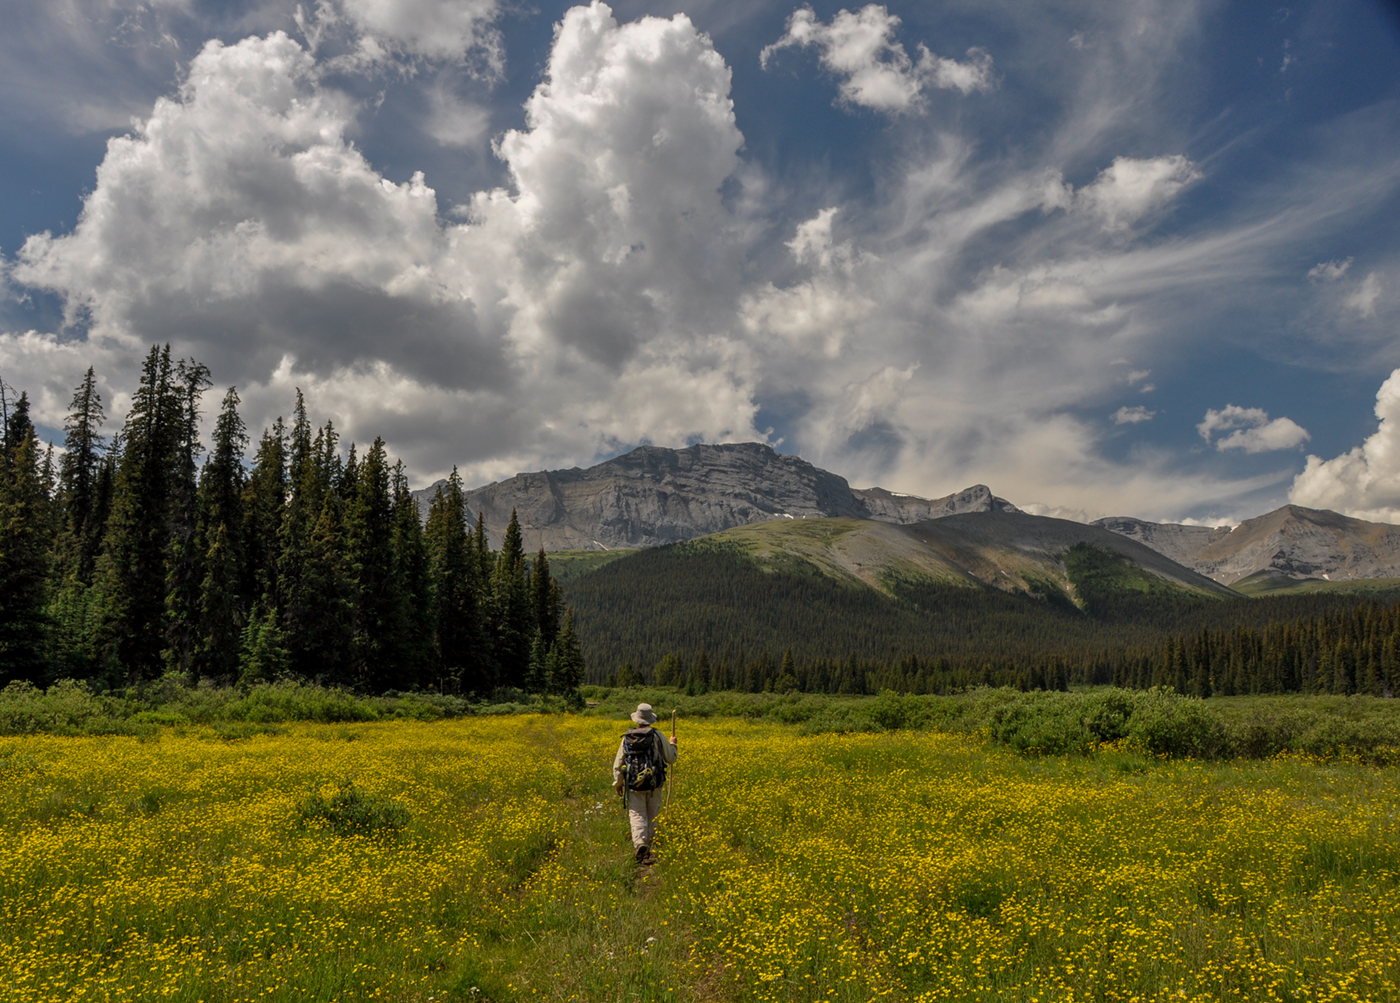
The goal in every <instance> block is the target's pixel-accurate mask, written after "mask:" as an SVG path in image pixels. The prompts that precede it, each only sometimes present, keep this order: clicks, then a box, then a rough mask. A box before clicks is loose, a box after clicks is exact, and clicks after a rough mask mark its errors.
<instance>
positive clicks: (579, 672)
mask: <svg viewBox="0 0 1400 1003" xmlns="http://www.w3.org/2000/svg"><path fill="white" fill-rule="evenodd" d="M550 655H551V665H550V680H549V681H550V689H551V690H553V691H554V692H555V693H563V694H565V695H570V694H577V693H578V689H579V687H580V686H582V685H583V668H584V666H583V650H582V649H581V648H580V647H579V642H578V632H577V631H576V630H575V629H574V611H573V610H572V609H569V610H567V611H565V613H564V625H563V626H562V627H561V628H560V630H559V636H558V638H557V639H556V640H555V642H554V648H553V649H552V650H551V652H550ZM629 668H630V666H629Z"/></svg>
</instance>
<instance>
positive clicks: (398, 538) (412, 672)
mask: <svg viewBox="0 0 1400 1003" xmlns="http://www.w3.org/2000/svg"><path fill="white" fill-rule="evenodd" d="M390 480H391V483H392V487H393V496H394V508H393V524H394V529H393V551H394V580H395V581H396V582H397V583H398V591H399V604H400V609H401V613H400V615H401V617H402V620H403V626H402V629H403V640H402V644H401V650H400V652H399V655H398V657H399V668H398V671H397V678H396V679H395V681H394V686H395V687H396V688H398V689H408V688H414V689H416V688H418V687H420V686H423V685H425V684H427V682H428V681H429V679H430V678H431V673H432V662H433V625H434V622H435V620H436V617H435V616H434V610H433V602H434V597H433V589H432V580H431V573H430V569H429V560H428V546H427V540H426V539H425V537H424V532H423V520H422V519H421V518H420V516H419V512H418V503H417V502H416V501H414V499H413V495H412V494H411V493H410V492H409V490H408V476H407V474H405V473H404V466H403V461H402V460H400V461H399V462H398V463H396V464H395V465H394V469H393V474H392V477H391V479H390Z"/></svg>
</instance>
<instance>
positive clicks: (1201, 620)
mask: <svg viewBox="0 0 1400 1003" xmlns="http://www.w3.org/2000/svg"><path fill="white" fill-rule="evenodd" d="M1065 566H1066V569H1067V571H1068V574H1069V577H1070V580H1071V581H1072V582H1073V584H1074V585H1075V591H1076V594H1077V596H1078V598H1079V600H1080V604H1079V605H1076V604H1075V603H1073V602H1071V601H1070V600H1069V599H1068V598H1067V597H1066V596H1065V595H1064V594H1063V593H1062V592H1059V591H1057V590H1055V589H1053V588H1050V587H1047V588H1046V589H1045V591H1044V592H1043V593H1041V594H1037V595H1026V594H1015V593H1008V592H1002V591H1000V590H997V589H993V588H990V587H988V588H968V587H962V586H955V585H948V584H942V583H939V582H936V581H931V580H921V581H891V582H888V583H887V584H888V585H889V586H890V588H891V591H892V592H893V593H894V594H893V595H892V596H891V595H886V594H883V593H881V592H878V591H876V590H875V589H871V588H867V587H864V586H859V585H855V584H848V583H844V582H841V581H839V580H836V579H833V578H830V577H827V576H825V575H824V574H822V573H821V572H820V571H819V570H818V569H817V568H816V567H815V566H813V565H810V564H805V562H801V561H787V562H784V563H783V564H782V566H781V567H779V568H774V567H770V566H766V565H764V564H762V563H760V562H759V561H757V560H755V559H753V558H752V557H750V556H748V555H747V554H746V553H745V552H744V551H743V550H742V549H741V548H739V547H736V546H725V545H718V544H715V543H712V542H710V541H706V540H698V541H690V542H688V543H681V544H675V545H673V546H670V547H662V548H657V549H655V550H648V551H642V552H641V553H638V554H634V555H631V556H629V557H626V558H623V559H621V560H618V561H615V562H613V563H611V564H608V565H606V566H604V567H601V568H599V569H598V570H596V571H593V572H591V573H589V574H587V575H585V576H583V577H581V578H579V579H578V580H577V581H574V582H571V583H569V584H568V585H566V586H565V592H566V595H567V596H568V598H569V601H570V603H571V604H572V605H573V607H574V608H576V609H577V610H578V613H579V628H580V635H581V638H582V642H583V646H584V650H585V651H586V652H587V653H588V656H589V657H588V662H589V672H588V675H589V679H590V681H591V682H594V683H606V682H609V681H611V682H614V683H629V682H633V681H635V682H639V683H658V684H673V685H681V686H685V687H686V688H687V689H688V690H691V691H692V692H704V691H706V690H710V689H740V690H748V691H754V692H756V691H760V690H776V691H777V692H787V691H789V690H797V691H802V692H829V693H852V694H856V693H876V692H879V691H881V690H894V691H897V692H904V693H947V692H955V691H957V690H961V689H965V688H967V687H970V686H978V685H991V686H1016V687H1019V688H1022V689H1064V688H1066V687H1068V686H1069V685H1070V684H1075V683H1084V684H1110V683H1112V684H1116V685H1119V686H1125V687H1151V686H1171V687H1173V688H1175V689H1176V690H1177V691H1178V692H1183V693H1191V694H1197V695H1201V696H1209V695H1211V694H1212V693H1220V694H1222V695H1226V694H1235V693H1290V692H1306V693H1375V694H1377V695H1385V694H1390V693H1393V692H1394V690H1395V689H1396V688H1397V683H1400V666H1397V646H1400V605H1387V604H1381V603H1376V602H1374V601H1371V602H1366V601H1364V600H1358V599H1357V598H1356V597H1354V596H1346V595H1335V594H1326V593H1315V594H1308V595H1296V596H1280V597H1274V598H1246V597H1240V598H1239V599H1218V598H1208V597H1204V596H1199V595H1193V594H1191V593H1188V592H1185V591H1182V590H1180V589H1176V588H1173V587H1170V586H1168V585H1164V584H1163V585H1160V586H1156V585H1153V586H1148V587H1144V585H1143V578H1144V577H1145V576H1144V575H1143V574H1142V573H1141V572H1140V570H1139V569H1136V567H1135V566H1132V565H1130V564H1128V563H1127V562H1124V561H1123V559H1122V558H1119V557H1116V556H1115V555H1111V554H1108V553H1106V552H1104V551H1101V550H1098V549H1097V548H1093V547H1090V546H1087V545H1082V544H1081V545H1078V546H1076V547H1074V548H1071V550H1070V551H1069V552H1068V553H1067V554H1066V555H1065ZM619 666H620V668H619Z"/></svg>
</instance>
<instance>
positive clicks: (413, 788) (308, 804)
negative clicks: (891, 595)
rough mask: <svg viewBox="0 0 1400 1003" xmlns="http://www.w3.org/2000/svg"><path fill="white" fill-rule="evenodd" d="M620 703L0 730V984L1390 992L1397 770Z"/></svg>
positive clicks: (19, 996)
mask: <svg viewBox="0 0 1400 1003" xmlns="http://www.w3.org/2000/svg"><path fill="white" fill-rule="evenodd" d="M624 727H625V722H611V721H604V720H599V719H597V718H575V717H564V716H533V717H495V718H469V719H464V720H457V721H449V722H436V723H415V722H386V723H365V724H355V725H351V726H346V725H296V726H289V727H286V728H284V729H270V731H271V732H272V733H254V734H246V733H229V732H228V731H227V730H225V731H224V732H219V731H216V730H200V729H194V728H189V729H185V730H183V731H182V730H180V729H163V730H161V731H158V732H157V733H155V734H154V735H152V736H148V737H146V738H145V739H144V740H141V739H138V738H131V737H99V738H92V737H56V736H34V737H26V738H10V739H0V1001H45V1003H48V1001H54V1000H104V1001H105V1000H167V999H168V1000H182V1001H183V1000H188V1001H196V1000H203V1001H211V1003H212V1001H234V1000H239V1001H243V1000H247V1001H253V1000H286V1001H293V1000H295V1001H303V1000H327V1001H329V1000H345V1001H349V1000H371V999H378V1000H402V1001H426V1000H433V1001H438V1000H496V1001H504V1000H516V999H521V1000H523V999H544V1000H569V999H573V1000H589V1001H593V1000H617V1001H623V1000H629V1001H631V1000H642V1001H660V1000H775V1001H776V1000H802V1001H817V1000H839V1001H869V1000H877V999H878V1000H908V1001H916V1000H917V1001H933V1000H989V1001H990V1000H1024V1001H1049V1000H1064V1001H1069V1000H1086V1001H1087V1000H1099V1001H1124V1003H1126V1001H1133V1000H1140V1001H1147V1000H1159V1001H1168V1000H1171V1001H1182V1000H1201V1001H1205V1000H1212V1001H1214V1000H1292V1001H1314V1000H1315V1001H1324V1000H1325V1001H1332V1000H1391V999H1400V990H1397V982H1400V821H1397V806H1400V783H1397V777H1400V774H1397V772H1396V770H1395V769H1394V768H1391V767H1375V766H1370V765H1365V764H1362V763H1354V762H1346V761H1321V760H1310V759H1303V758H1277V759H1273V760H1266V761H1256V762H1221V763H1198V762H1192V761H1189V760H1168V759H1150V758H1144V757H1142V756H1139V755H1136V754H1132V753H1128V752H1122V751H1117V750H1112V749H1110V750H1106V751H1101V752H1098V753H1095V754H1092V755H1081V756H1070V757H1045V758H1026V757H1021V756H1018V755H1016V754H1014V753H1012V752H1008V751H1004V750H1000V749H994V748H990V747H989V746H987V745H985V744H984V743H983V742H981V741H980V740H978V739H977V738H975V737H970V736H952V735H943V734H935V733H913V732H888V733H883V734H865V735H836V734H825V735H812V736H803V735H800V734H798V733H797V731H796V730H795V729H793V728H792V727H790V726H785V725H780V724H746V723H743V722H740V721H735V720H720V719H717V720H709V721H703V722H698V723H690V722H684V721H683V722H682V724H681V729H680V747H681V761H680V763H679V766H678V769H677V771H676V773H675V777H674V783H675V787H674V789H673V792H672V795H673V800H672V805H671V807H670V809H669V814H668V816H667V817H666V818H665V819H664V820H663V822H662V827H661V828H662V835H661V838H660V840H659V844H658V850H659V853H660V856H661V863H660V864H659V865H658V866H657V867H656V868H655V869H653V870H650V871H639V870H638V869H637V868H636V867H635V865H634V864H633V863H632V862H631V860H630V854H629V849H630V847H629V845H628V843H627V839H626V834H625V824H624V821H623V818H622V814H621V811H620V807H619V805H618V803H617V801H616V799H615V798H613V796H612V792H611V789H610V777H609V774H608V764H609V763H610V761H611V758H612V754H613V751H614V750H615V748H616V743H617V739H618V736H619V734H620V733H621V731H622V730H623V728H624Z"/></svg>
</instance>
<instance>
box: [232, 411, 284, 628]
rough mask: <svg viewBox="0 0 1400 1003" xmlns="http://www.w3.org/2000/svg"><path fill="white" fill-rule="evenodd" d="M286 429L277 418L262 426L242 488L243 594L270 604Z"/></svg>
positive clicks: (278, 538)
mask: <svg viewBox="0 0 1400 1003" xmlns="http://www.w3.org/2000/svg"><path fill="white" fill-rule="evenodd" d="M286 443H287V429H286V426H285V425H284V424H283V422H282V419H281V418H278V419H277V420H276V421H275V422H273V423H272V427H271V428H269V429H267V430H265V431H264V432H263V434H262V440H261V441H260V442H259V443H258V451H257V453H256V455H255V456H254V457H253V470H252V473H251V474H249V476H248V481H247V484H246V485H245V486H244V489H243V552H244V561H245V567H244V571H243V594H244V595H245V596H247V597H249V598H252V599H255V600H258V601H263V600H262V597H264V596H266V597H267V599H266V601H265V605H267V604H270V603H271V602H272V601H273V598H274V597H275V596H277V595H278V588H277V570H278V566H279V565H280V563H281V559H282V518H283V515H284V514H285V509H286V507H287V488H288V484H287V455H286Z"/></svg>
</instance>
